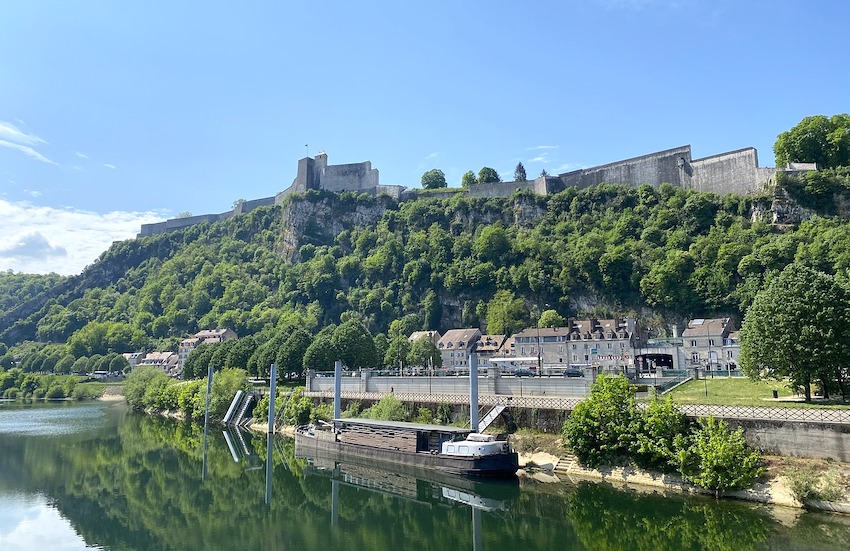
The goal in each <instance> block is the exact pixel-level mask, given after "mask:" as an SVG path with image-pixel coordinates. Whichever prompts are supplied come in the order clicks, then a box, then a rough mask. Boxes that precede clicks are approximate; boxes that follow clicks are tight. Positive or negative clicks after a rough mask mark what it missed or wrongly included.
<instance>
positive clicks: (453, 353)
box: [437, 328, 481, 369]
mask: <svg viewBox="0 0 850 551" xmlns="http://www.w3.org/2000/svg"><path fill="white" fill-rule="evenodd" d="M480 338H481V331H480V330H479V329H477V328H469V329H449V330H448V331H446V332H445V334H444V335H443V336H442V337H441V338H440V340H439V341H437V348H438V349H439V350H440V356H441V357H442V360H443V367H444V368H446V369H469V355H470V354H471V353H472V351H473V350H474V349H475V346H476V345H477V343H478V339H480Z"/></svg>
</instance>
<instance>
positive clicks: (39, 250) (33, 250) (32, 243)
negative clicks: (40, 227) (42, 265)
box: [0, 230, 68, 260]
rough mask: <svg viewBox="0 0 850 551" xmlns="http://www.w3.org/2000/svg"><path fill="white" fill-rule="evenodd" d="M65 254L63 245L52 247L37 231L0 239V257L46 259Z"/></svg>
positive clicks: (66, 252)
mask: <svg viewBox="0 0 850 551" xmlns="http://www.w3.org/2000/svg"><path fill="white" fill-rule="evenodd" d="M67 255H68V251H67V250H66V249H65V247H54V246H53V245H51V244H50V242H49V241H48V240H47V238H46V237H44V236H43V235H41V234H40V233H39V232H37V231H32V230H30V231H26V232H24V233H19V234H18V235H13V236H12V237H10V238H7V239H3V240H0V258H8V259H30V258H31V259H36V260H46V259H49V258H50V257H53V256H67Z"/></svg>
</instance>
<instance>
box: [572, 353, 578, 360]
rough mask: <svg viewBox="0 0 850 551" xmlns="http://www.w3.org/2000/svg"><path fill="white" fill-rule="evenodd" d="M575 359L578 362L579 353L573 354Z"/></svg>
mask: <svg viewBox="0 0 850 551" xmlns="http://www.w3.org/2000/svg"><path fill="white" fill-rule="evenodd" d="M573 361H574V362H577V361H578V354H573Z"/></svg>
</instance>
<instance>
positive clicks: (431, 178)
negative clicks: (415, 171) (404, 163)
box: [422, 168, 446, 189]
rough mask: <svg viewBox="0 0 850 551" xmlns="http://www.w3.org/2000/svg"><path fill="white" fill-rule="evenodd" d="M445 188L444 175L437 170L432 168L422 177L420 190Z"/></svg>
mask: <svg viewBox="0 0 850 551" xmlns="http://www.w3.org/2000/svg"><path fill="white" fill-rule="evenodd" d="M444 187H446V175H445V174H443V171H442V170H440V169H439V168H432V169H431V170H429V171H428V172H426V173H425V174H423V175H422V189H439V188H444Z"/></svg>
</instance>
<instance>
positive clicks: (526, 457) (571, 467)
mask: <svg viewBox="0 0 850 551" xmlns="http://www.w3.org/2000/svg"><path fill="white" fill-rule="evenodd" d="M764 461H765V464H766V471H767V472H766V474H765V476H764V477H762V479H760V480H759V481H758V482H757V483H756V484H754V485H753V486H752V487H750V488H747V489H744V490H735V491H727V492H723V493H721V497H723V498H728V499H739V500H743V501H752V502H755V503H764V504H769V505H781V506H784V507H795V508H802V509H808V510H816V511H825V512H831V513H841V514H850V500H848V499H847V498H846V497H845V498H844V499H843V500H841V501H818V500H808V499H807V500H804V501H803V502H801V501H800V500H798V499H797V498H796V497H795V495H794V492H793V491H792V490H791V487H790V484H789V480H788V478H787V476H786V475H785V474H784V471H786V470H787V469H788V468H789V467H791V466H802V465H808V466H812V467H814V468H824V467H825V465H824V463H828V466H829V467H831V468H833V469H836V470H837V471H838V473H839V476H840V479H841V480H842V484H844V488H845V496H847V495H848V494H847V491H846V487H847V482H848V480H850V465H848V464H846V463H835V462H823V461H817V460H809V459H798V458H787V457H776V456H765V457H764ZM520 469H521V470H520V472H519V473H518V474H519V476H522V477H526V478H529V479H532V480H535V481H537V482H543V483H552V482H564V481H565V480H566V481H570V482H573V483H575V482H580V481H585V480H589V481H594V482H598V481H602V482H606V483H608V484H611V485H612V486H615V487H618V488H629V489H633V490H637V491H660V492H677V493H686V494H704V495H712V496H713V495H714V492H711V491H708V490H705V489H703V488H700V487H699V486H695V485H693V484H690V483H688V482H685V481H684V480H683V479H682V477H680V476H679V475H677V474H663V473H656V472H650V471H645V470H643V469H639V468H637V467H631V466H628V467H601V468H598V469H591V468H587V467H583V466H581V465H580V464H579V463H578V461H577V460H576V458H575V457H574V456H571V455H568V454H566V455H562V456H556V455H553V454H551V453H547V452H545V451H540V450H538V451H534V452H522V453H520Z"/></svg>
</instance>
